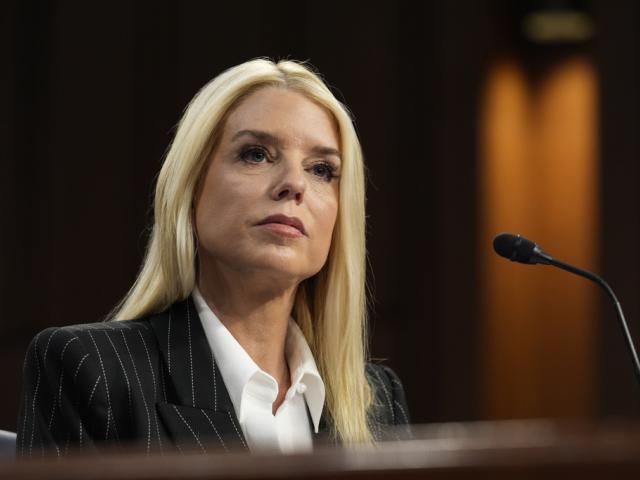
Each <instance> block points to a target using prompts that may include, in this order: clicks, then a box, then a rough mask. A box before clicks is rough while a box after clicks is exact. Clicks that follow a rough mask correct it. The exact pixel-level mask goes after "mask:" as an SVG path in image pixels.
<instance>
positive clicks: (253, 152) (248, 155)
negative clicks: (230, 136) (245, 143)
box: [240, 147, 269, 163]
mask: <svg viewBox="0 0 640 480" xmlns="http://www.w3.org/2000/svg"><path fill="white" fill-rule="evenodd" d="M268 157H269V155H268V154H267V152H266V151H265V150H264V148H260V147H251V148H248V149H246V150H244V151H243V152H242V153H241V154H240V158H242V159H243V160H244V161H250V162H252V163H261V162H262V160H267V159H268Z"/></svg>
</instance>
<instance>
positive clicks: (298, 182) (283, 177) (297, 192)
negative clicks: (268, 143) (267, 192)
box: [273, 159, 307, 203]
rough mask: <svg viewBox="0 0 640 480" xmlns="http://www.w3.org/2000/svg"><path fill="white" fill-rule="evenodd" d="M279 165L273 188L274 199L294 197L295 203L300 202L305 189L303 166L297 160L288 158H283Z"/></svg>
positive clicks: (305, 181)
mask: <svg viewBox="0 0 640 480" xmlns="http://www.w3.org/2000/svg"><path fill="white" fill-rule="evenodd" d="M280 166H281V168H280V169H278V170H279V172H278V175H277V176H276V180H275V185H274V189H273V197H274V199H275V200H284V199H288V198H294V199H295V200H296V202H297V203H300V202H302V199H303V196H304V192H305V191H306V189H307V179H306V178H305V170H304V167H303V166H302V164H301V163H300V162H299V161H295V162H294V161H291V160H289V159H285V160H283V161H282V162H281V164H280Z"/></svg>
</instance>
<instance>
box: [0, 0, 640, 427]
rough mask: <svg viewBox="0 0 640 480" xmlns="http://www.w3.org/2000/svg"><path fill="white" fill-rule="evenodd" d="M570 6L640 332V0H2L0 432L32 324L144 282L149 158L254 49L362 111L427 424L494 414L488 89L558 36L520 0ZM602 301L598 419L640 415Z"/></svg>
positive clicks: (394, 345)
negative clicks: (507, 60)
mask: <svg viewBox="0 0 640 480" xmlns="http://www.w3.org/2000/svg"><path fill="white" fill-rule="evenodd" d="M558 6H561V7H563V8H574V9H579V10H581V11H585V12H587V13H588V14H589V15H590V16H591V18H592V19H593V22H594V24H595V26H596V34H595V35H594V37H593V38H592V39H591V40H590V41H588V42H584V43H581V44H578V45H573V46H571V47H570V49H575V50H578V51H580V52H582V53H584V54H586V55H589V56H590V57H591V58H592V59H593V62H594V64H595V65H596V68H597V71H598V75H599V85H600V87H599V88H600V98H599V105H600V107H599V108H600V115H599V129H600V142H599V144H600V147H599V148H600V152H599V158H600V163H601V172H602V175H601V177H600V187H601V192H602V194H601V198H600V199H599V202H600V215H601V218H602V220H601V225H602V229H601V238H600V239H599V242H600V245H601V246H602V248H601V252H600V255H601V258H600V264H601V265H602V271H603V272H602V273H604V276H605V278H607V279H608V280H609V281H610V283H611V284H612V286H613V287H614V288H615V289H616V292H617V293H618V296H619V298H620V299H621V301H622V303H623V306H624V308H625V312H626V315H627V318H628V320H629V324H630V328H631V330H632V332H635V333H636V337H638V336H639V335H640V298H639V295H638V293H639V288H640V282H639V276H640V256H639V253H638V246H639V245H640V223H639V218H640V217H639V213H640V212H639V205H640V202H639V200H640V199H639V198H638V188H637V183H638V181H639V180H640V172H639V169H638V159H639V158H640V143H639V141H638V138H639V137H638V132H639V130H638V128H639V126H640V125H639V123H640V119H639V115H640V101H639V96H638V93H639V89H640V76H639V67H640V39H639V38H638V33H637V32H638V27H639V23H640V7H639V5H638V3H637V2H636V1H634V0H621V1H614V2H611V1H605V0H598V1H593V2H526V1H522V2H519V1H505V0H503V1H499V0H487V1H482V2H472V1H447V0H437V1H430V2H413V1H411V2H409V1H394V2H392V1H386V2H383V1H366V2H364V1H351V2H349V1H344V2H337V1H325V2H305V1H299V0H298V1H269V2H266V1H265V2H258V1H243V2H210V1H188V2H187V1H185V2H178V1H166V0H158V1H154V2H129V1H110V2H80V1H66V2H45V1H35V0H22V1H18V0H13V1H7V2H4V3H3V12H1V13H0V15H1V17H0V62H1V65H2V70H1V71H0V73H1V74H0V145H1V148H0V152H1V153H0V155H1V156H0V159H1V162H0V167H1V168H2V173H1V174H0V229H1V230H0V231H1V232H2V235H0V268H1V275H0V301H1V307H0V308H1V311H2V313H1V316H0V375H1V378H2V384H3V387H4V391H3V393H2V396H1V397H0V398H1V400H0V406H1V408H0V428H4V429H8V430H14V431H15V417H16V414H17V408H18V399H19V391H20V371H21V366H22V360H23V355H24V352H25V349H26V347H27V344H28V342H29V340H30V339H31V338H32V337H33V336H34V335H35V334H36V333H37V332H38V331H39V330H41V329H43V328H45V327H47V326H50V325H64V324H73V323H85V322H94V321H98V320H100V319H101V318H103V317H104V315H106V313H107V312H108V311H109V310H110V309H111V308H112V307H113V305H114V304H115V303H116V302H117V301H118V300H119V299H121V298H122V296H123V295H124V294H125V293H126V291H127V290H128V288H129V287H130V285H131V284H132V282H133V281H134V278H135V276H136V273H137V270H138V268H139V266H140V263H141V259H142V254H143V251H144V246H145V244H146V240H147V235H148V228H149V226H150V221H151V212H150V206H151V199H152V193H153V186H154V179H155V175H156V174H157V172H158V170H159V168H160V165H161V162H162V158H163V155H164V152H165V150H166V148H167V146H168V144H169V142H170V140H171V138H172V134H173V132H174V125H175V124H176V122H177V121H178V120H179V118H180V116H181V113H182V111H183V109H184V108H185V106H186V104H187V103H188V101H189V100H190V99H191V97H192V96H193V95H194V94H195V92H196V91H197V90H198V89H199V88H200V87H201V86H202V85H204V84H205V83H206V82H207V81H208V80H210V79H211V78H212V77H214V76H216V75H217V74H219V73H220V72H221V71H222V70H224V69H226V68H228V67H231V66H233V65H236V64H238V63H241V62H244V61H246V60H249V59H251V58H254V57H257V56H269V57H272V58H275V59H278V58H283V57H289V58H294V59H299V60H309V61H310V62H311V63H312V64H313V65H315V66H316V67H317V68H318V69H319V70H320V72H321V73H322V74H323V76H324V77H325V78H326V80H327V82H328V83H329V84H330V85H331V86H332V88H333V90H334V92H335V94H336V95H337V97H338V98H339V99H340V100H342V101H344V102H345V103H346V104H347V105H348V106H349V108H350V109H351V110H352V111H353V113H354V114H355V123H356V128H357V131H358V133H359V135H360V139H361V142H362V145H363V149H364V153H365V157H366V162H367V166H368V169H369V171H370V179H369V184H368V204H367V207H368V215H369V227H368V249H369V255H370V265H371V272H370V281H371V284H372V285H373V287H374V293H375V303H374V304H373V305H372V307H373V308H372V322H371V328H372V333H373V337H372V354H373V355H374V356H375V357H382V358H387V359H388V360H387V362H386V363H387V364H388V365H390V366H391V367H393V368H394V369H395V370H396V372H397V373H398V374H399V375H400V377H401V379H402V380H403V382H404V384H405V388H406V391H407V395H408V401H409V406H410V410H411V413H412V417H413V420H414V422H419V423H422V422H436V421H466V420H479V419H486V414H485V412H484V411H483V409H482V407H481V402H480V401H479V396H480V393H479V392H480V389H481V385H480V381H481V380H480V375H479V368H480V363H481V358H479V338H480V335H479V332H480V329H481V328H482V324H481V318H480V316H479V314H478V298H477V294H476V290H477V289H476V282H477V263H478V256H480V255H493V253H492V252H491V247H490V245H487V246H486V250H485V251H483V250H482V249H481V248H480V249H478V248H476V243H475V241H476V238H477V231H476V229H477V222H476V219H477V209H476V206H477V183H476V172H477V165H478V145H477V142H478V138H477V131H478V124H477V123H478V111H477V110H478V106H479V103H480V100H481V99H480V95H481V88H480V87H481V85H482V83H483V79H484V78H485V75H486V71H487V68H488V66H489V65H490V64H491V62H492V61H493V60H494V59H496V58H498V57H499V56H500V55H504V54H508V55H512V56H515V58H517V59H519V61H521V62H522V63H523V64H524V65H525V66H526V67H527V68H529V69H530V70H531V71H532V72H533V74H535V72H536V71H540V70H544V68H545V65H546V64H547V63H549V62H552V61H553V60H554V59H555V58H557V56H558V55H562V54H563V52H566V46H553V45H550V46H549V45H547V46H545V47H544V48H537V47H535V48H534V47H532V46H530V45H528V44H527V43H526V41H524V40H523V39H522V38H521V35H520V33H519V28H518V25H519V20H520V18H521V16H522V14H523V10H525V9H526V8H541V9H544V8H556V7H558ZM568 281H570V280H568ZM576 281H578V280H576ZM602 310H603V311H602V314H601V315H600V316H601V317H602V318H601V321H599V322H598V324H597V327H598V335H597V339H598V340H597V345H596V346H595V348H596V355H597V358H598V365H599V370H598V372H597V375H596V384H595V390H594V396H595V397H596V398H595V404H596V405H597V408H596V410H595V411H594V412H593V416H594V417H596V418H607V417H611V416H622V417H634V416H635V417H637V416H639V415H640V396H639V391H638V388H637V386H636V385H635V384H634V378H633V376H632V371H631V367H630V364H629V361H628V358H627V354H626V352H625V351H624V346H623V342H622V338H621V336H620V332H619V329H618V326H617V325H616V324H615V317H614V316H613V311H612V310H611V307H610V305H608V304H605V302H603V307H602ZM551 334H552V332H550V335H551ZM638 338H640V337H638Z"/></svg>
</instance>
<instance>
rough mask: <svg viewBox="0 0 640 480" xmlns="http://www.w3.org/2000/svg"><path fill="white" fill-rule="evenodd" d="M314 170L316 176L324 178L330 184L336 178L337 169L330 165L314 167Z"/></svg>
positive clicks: (321, 164) (323, 164)
mask: <svg viewBox="0 0 640 480" xmlns="http://www.w3.org/2000/svg"><path fill="white" fill-rule="evenodd" d="M312 170H313V172H314V173H315V174H316V175H318V176H320V177H322V178H323V179H325V180H326V181H327V182H330V181H331V180H333V179H334V178H336V175H335V171H336V167H334V166H333V165H331V164H329V163H319V164H317V165H314V166H313V168H312Z"/></svg>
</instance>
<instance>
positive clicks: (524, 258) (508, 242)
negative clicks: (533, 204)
mask: <svg viewBox="0 0 640 480" xmlns="http://www.w3.org/2000/svg"><path fill="white" fill-rule="evenodd" d="M493 249H494V250H495V251H496V253H497V254H498V255H500V256H501V257H504V258H507V259H509V260H511V261H512V262H519V263H524V264H528V265H535V264H538V263H540V264H542V265H552V266H554V267H558V268H561V269H562V270H566V271H567V272H570V273H575V274H576V275H580V276H581V277H584V278H587V279H589V280H591V281H593V282H595V283H597V284H598V285H600V286H601V287H602V288H604V290H605V291H606V292H607V294H608V295H609V298H611V300H612V301H613V305H614V306H615V309H616V313H617V314H618V320H619V321H620V327H621V328H622V334H623V336H624V338H625V341H626V344H627V348H628V350H629V353H630V355H631V361H632V363H633V367H634V373H635V376H636V380H637V381H638V384H639V385H640V361H639V360H638V354H637V353H636V348H635V345H634V344H633V339H632V338H631V334H630V333H629V327H628V326H627V322H626V320H625V319H624V313H623V312H622V306H621V305H620V302H619V301H618V298H617V297H616V294H615V293H613V290H612V289H611V287H610V286H609V284H607V282H605V281H604V280H603V279H602V278H600V277H599V276H598V275H596V274H595V273H592V272H589V271H587V270H583V269H581V268H578V267H574V266H573V265H569V264H568V263H565V262H562V261H560V260H556V259H555V258H553V257H552V256H551V255H549V254H548V253H546V252H545V251H544V250H542V249H541V248H540V247H539V246H538V245H536V244H535V242H532V241H531V240H528V239H526V238H524V237H521V236H520V235H514V234H512V233H501V234H500V235H498V236H496V238H494V239H493Z"/></svg>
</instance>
